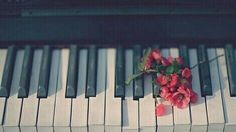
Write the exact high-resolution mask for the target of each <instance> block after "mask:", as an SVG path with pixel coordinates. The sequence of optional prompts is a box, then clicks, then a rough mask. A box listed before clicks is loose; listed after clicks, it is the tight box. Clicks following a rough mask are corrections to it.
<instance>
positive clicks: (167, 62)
mask: <svg viewBox="0 0 236 132" xmlns="http://www.w3.org/2000/svg"><path fill="white" fill-rule="evenodd" d="M161 64H162V65H163V66H169V65H170V62H169V61H168V60H167V59H166V58H164V57H162V59H161Z"/></svg>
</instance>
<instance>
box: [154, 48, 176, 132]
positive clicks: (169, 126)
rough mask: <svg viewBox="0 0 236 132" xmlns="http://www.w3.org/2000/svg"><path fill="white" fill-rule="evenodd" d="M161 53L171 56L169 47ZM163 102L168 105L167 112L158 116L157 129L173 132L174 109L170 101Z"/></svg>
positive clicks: (159, 131) (159, 100)
mask: <svg viewBox="0 0 236 132" xmlns="http://www.w3.org/2000/svg"><path fill="white" fill-rule="evenodd" d="M161 53H162V55H163V56H164V57H168V56H169V50H168V49H162V50H161ZM157 100H158V102H161V98H159V97H158V98H157ZM163 104H164V105H165V106H166V113H167V114H165V115H164V116H157V131H158V132H173V126H174V123H173V112H172V111H173V109H172V106H171V104H170V103H169V102H167V101H164V102H163Z"/></svg>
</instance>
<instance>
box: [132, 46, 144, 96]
mask: <svg viewBox="0 0 236 132" xmlns="http://www.w3.org/2000/svg"><path fill="white" fill-rule="evenodd" d="M141 57H142V48H141V46H140V45H136V46H134V57H133V59H134V60H133V61H134V63H133V64H134V74H137V73H139V72H140V71H139V68H138V65H139V63H140V60H141ZM133 96H134V97H133V98H134V100H138V99H139V98H143V96H144V89H143V77H139V78H137V79H135V80H134V88H133Z"/></svg>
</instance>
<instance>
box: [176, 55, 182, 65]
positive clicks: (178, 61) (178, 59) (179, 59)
mask: <svg viewBox="0 0 236 132" xmlns="http://www.w3.org/2000/svg"><path fill="white" fill-rule="evenodd" d="M176 61H177V63H178V64H180V65H183V63H184V61H183V58H182V57H178V58H176Z"/></svg>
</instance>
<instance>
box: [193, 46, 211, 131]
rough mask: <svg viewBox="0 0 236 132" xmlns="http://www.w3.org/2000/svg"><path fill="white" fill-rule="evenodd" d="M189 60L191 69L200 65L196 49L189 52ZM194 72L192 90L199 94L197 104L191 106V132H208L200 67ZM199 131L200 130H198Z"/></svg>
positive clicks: (194, 69)
mask: <svg viewBox="0 0 236 132" xmlns="http://www.w3.org/2000/svg"><path fill="white" fill-rule="evenodd" d="M189 58H190V61H189V62H190V67H193V66H194V65H196V64H197V63H198V60H197V51H196V49H190V50H189ZM191 71H192V88H193V90H194V91H195V92H196V93H197V94H198V101H197V103H195V104H190V108H191V118H192V127H191V131H192V132H193V131H194V132H195V130H196V131H200V130H202V131H204V132H206V131H207V123H208V122H207V112H206V104H205V98H204V97H202V96H201V89H200V80H199V71H198V66H196V67H195V68H193V69H191ZM198 129H199V130H198Z"/></svg>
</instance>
